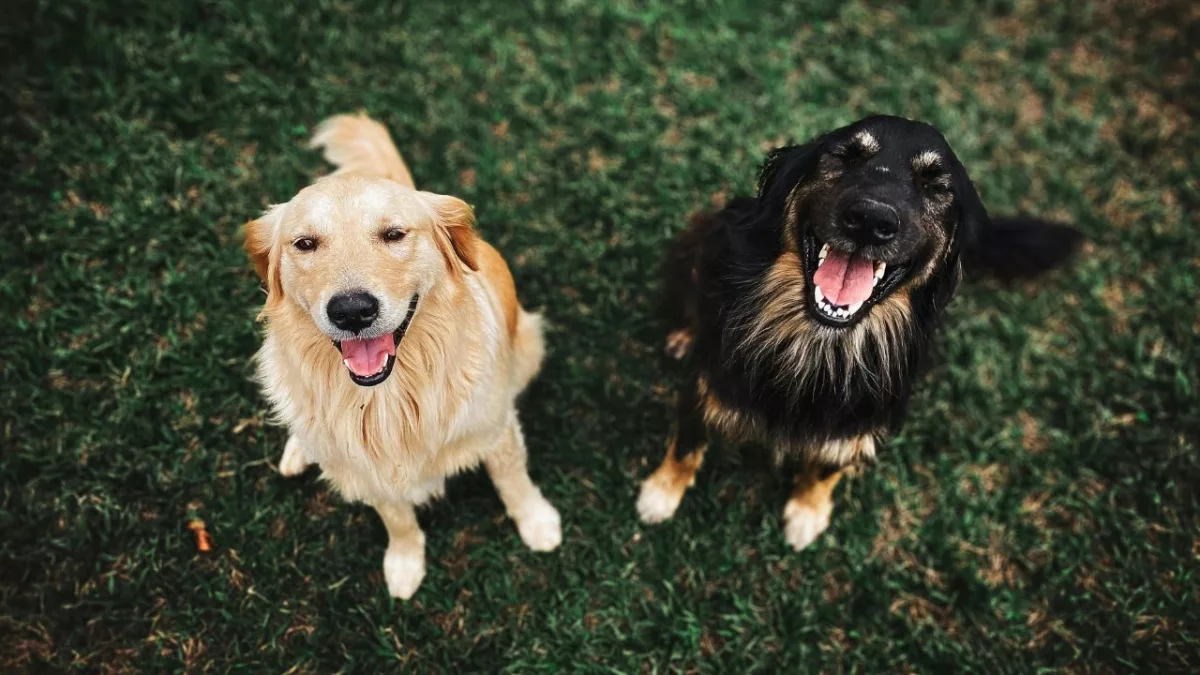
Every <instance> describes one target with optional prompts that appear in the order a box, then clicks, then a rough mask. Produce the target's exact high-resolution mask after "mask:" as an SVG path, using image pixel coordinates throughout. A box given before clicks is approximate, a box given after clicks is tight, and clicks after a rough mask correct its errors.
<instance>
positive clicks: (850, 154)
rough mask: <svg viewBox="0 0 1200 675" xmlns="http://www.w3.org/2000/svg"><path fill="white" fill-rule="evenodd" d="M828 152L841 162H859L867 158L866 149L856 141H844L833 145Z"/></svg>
mask: <svg viewBox="0 0 1200 675" xmlns="http://www.w3.org/2000/svg"><path fill="white" fill-rule="evenodd" d="M829 154H831V155H833V156H834V157H836V158H837V159H838V160H839V161H841V162H842V163H843V164H853V163H855V162H861V161H862V160H864V159H866V158H867V152H866V150H865V149H864V148H863V147H862V146H860V145H859V144H857V143H846V144H845V145H839V146H837V147H835V148H834V149H833V150H832V151H831V152H830V153H829Z"/></svg>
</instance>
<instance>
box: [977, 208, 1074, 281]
mask: <svg viewBox="0 0 1200 675" xmlns="http://www.w3.org/2000/svg"><path fill="white" fill-rule="evenodd" d="M1082 244H1083V233H1082V232H1080V231H1079V230H1077V229H1075V228H1074V227H1071V226H1070V225H1062V224H1059V223H1050V222H1046V221H1041V220H1033V219H1028V218H997V219H995V220H992V222H991V223H990V225H989V226H988V227H985V228H982V231H981V232H977V233H976V234H975V237H974V240H973V241H971V242H970V243H969V244H968V246H967V251H966V260H967V269H968V270H971V269H977V270H982V271H984V272H986V273H988V274H990V275H992V276H994V277H998V278H1000V279H1004V280H1006V281H1008V280H1012V279H1022V278H1028V277H1034V276H1037V275H1039V274H1041V273H1042V272H1046V271H1048V270H1051V269H1053V268H1055V267H1058V266H1059V265H1061V264H1063V263H1065V262H1066V261H1067V260H1069V259H1070V258H1071V256H1073V255H1074V254H1075V252H1076V251H1078V250H1079V247H1080V246H1081V245H1082Z"/></svg>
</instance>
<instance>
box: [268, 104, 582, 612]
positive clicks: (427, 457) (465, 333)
mask: <svg viewBox="0 0 1200 675" xmlns="http://www.w3.org/2000/svg"><path fill="white" fill-rule="evenodd" d="M313 145H314V146H318V147H324V149H325V156H326V158H328V159H329V160H330V161H331V162H333V163H335V164H336V165H338V166H339V169H338V171H336V172H335V173H334V174H332V175H331V176H328V177H325V178H322V179H320V180H318V181H317V182H315V183H314V184H312V185H310V186H309V187H307V188H305V189H304V190H302V191H301V192H300V193H299V194H298V195H296V197H294V198H293V199H292V200H291V201H289V202H287V203H286V204H281V205H278V206H275V207H272V208H271V209H270V210H269V211H268V212H267V213H266V214H265V215H264V216H263V217H261V218H259V219H258V220H256V221H253V222H251V223H249V224H248V225H247V227H246V239H245V244H246V249H247V251H248V252H249V254H250V255H251V257H252V258H253V260H254V262H255V267H256V268H257V269H258V271H259V273H260V275H261V276H262V278H263V279H264V282H265V284H266V287H267V300H266V304H265V307H264V309H263V314H262V316H263V318H264V320H265V322H266V337H265V340H264V342H263V345H262V348H261V349H260V350H259V352H258V357H257V358H258V380H259V382H260V384H261V386H262V389H263V392H264V394H265V396H266V398H267V400H268V401H269V402H270V404H271V409H272V411H273V415H274V419H275V421H277V422H278V423H280V424H282V425H285V426H286V427H287V428H288V430H289V432H290V434H291V438H290V439H289V440H288V444H287V448H286V449H285V454H284V458H283V460H282V461H281V471H282V472H284V473H285V474H295V473H299V472H300V471H302V470H303V468H304V467H305V466H306V465H308V464H310V463H316V464H319V465H320V468H321V471H322V476H323V478H325V479H326V480H328V481H329V482H330V483H331V484H332V485H333V486H334V487H335V488H336V489H337V490H338V491H339V492H340V493H341V494H342V495H343V496H344V497H345V498H347V499H349V500H357V501H363V502H365V503H367V504H370V505H372V506H374V507H375V508H376V510H377V511H378V512H379V514H380V516H381V517H382V518H383V520H384V523H385V525H386V526H387V528H388V532H389V537H390V543H389V547H388V553H387V555H386V556H385V562H384V572H385V577H386V579H387V583H388V588H389V591H390V592H391V593H392V595H394V596H397V597H404V598H407V597H409V596H411V595H412V593H413V592H415V590H416V588H417V586H418V585H419V583H420V581H421V578H422V577H423V575H424V552H423V544H424V536H423V535H422V534H421V533H420V529H419V527H418V526H417V524H416V519H415V516H414V515H413V507H414V506H417V505H420V504H422V503H425V502H426V501H428V500H429V499H431V498H434V497H437V496H440V495H441V494H442V492H443V486H444V481H445V479H446V478H447V477H449V476H453V475H454V474H456V473H459V472H461V471H465V470H469V469H472V468H474V467H476V466H478V465H479V464H480V463H484V464H485V465H486V467H487V470H488V472H489V474H490V475H491V477H492V479H493V482H494V483H495V484H496V487H497V489H498V491H499V493H500V496H501V499H502V500H503V501H504V503H505V506H506V508H507V510H508V513H509V515H510V516H512V517H513V519H514V520H516V521H517V525H518V528H519V530H520V534H521V536H522V538H523V539H524V540H525V542H526V543H527V544H528V545H529V546H530V547H531V548H533V549H535V550H550V549H553V548H555V547H556V546H557V545H558V543H559V541H560V538H561V534H560V525H559V518H558V514H557V512H556V511H555V510H554V508H553V507H552V506H551V505H550V504H549V502H547V501H546V500H545V499H544V498H543V497H542V495H541V493H540V491H538V489H537V487H535V486H534V485H533V484H532V482H530V480H529V477H528V474H527V472H526V468H525V446H524V440H523V438H522V435H521V430H520V424H519V423H518V421H517V412H516V405H515V402H516V398H517V395H518V394H519V393H520V392H521V390H522V389H524V387H525V386H526V385H527V384H528V383H529V381H530V380H531V379H532V378H533V377H534V375H536V373H537V371H538V368H539V367H540V364H541V360H542V357H543V354H544V346H543V340H542V330H541V319H540V317H539V316H537V315H535V314H530V313H529V312H526V311H525V310H524V309H522V308H521V307H520V305H519V303H518V302H517V297H516V291H515V287H514V285H513V281H512V277H511V275H510V273H509V271H508V267H507V265H505V263H504V260H503V258H501V257H500V255H499V254H498V253H497V252H496V251H495V250H494V249H492V247H491V246H489V245H488V244H487V243H485V242H484V241H483V240H482V239H480V238H479V237H478V236H477V235H476V234H475V231H474V228H473V224H474V216H473V213H472V211H471V208H470V207H469V206H468V205H467V204H466V203H464V202H462V201H461V200H459V199H457V198H454V197H449V196H444V195H436V194H432V193H428V192H421V191H418V190H416V189H415V188H414V187H413V184H412V176H411V174H410V173H409V171H408V168H407V167H406V166H405V164H404V161H403V160H402V159H401V157H400V154H399V152H398V151H397V150H396V148H395V146H394V145H393V144H392V142H391V139H390V137H389V136H388V134H387V131H386V130H385V129H384V128H383V127H382V126H381V125H379V124H378V123H377V122H374V121H372V120H369V119H367V118H365V117H351V116H339V117H334V118H331V119H330V120H327V121H326V122H325V123H323V124H322V125H321V126H320V127H319V129H318V131H317V133H316V135H315V137H314V139H313ZM388 228H401V229H402V230H403V231H404V235H403V238H402V239H400V240H399V241H397V242H395V243H385V242H384V241H383V240H381V239H380V238H379V232H380V231H382V230H387V229H388ZM300 238H309V239H312V240H314V241H316V242H319V246H318V247H317V248H316V250H313V251H309V252H304V251H300V250H297V249H296V248H295V247H293V246H292V243H293V242H294V241H296V240H297V239H300ZM350 288H363V289H367V290H369V291H370V292H371V293H372V294H374V295H375V296H378V298H379V300H380V304H381V308H380V318H379V321H381V322H383V321H388V322H390V324H391V325H392V328H390V329H389V330H393V329H394V326H395V325H399V319H400V318H401V317H403V315H404V312H405V310H406V309H407V308H408V306H409V301H410V300H413V299H414V298H419V299H417V300H413V302H415V303H416V311H415V314H413V315H412V320H411V324H410V325H409V326H408V330H407V332H406V333H404V335H403V338H402V339H401V341H400V342H399V344H398V347H397V351H396V357H395V358H396V363H395V367H394V369H393V372H392V374H391V376H390V377H388V378H387V379H386V380H385V381H383V382H382V383H380V384H378V385H377V386H373V387H363V386H359V385H357V384H355V383H354V382H353V381H352V380H351V379H350V378H349V377H348V374H347V371H346V368H345V367H344V366H343V364H342V358H341V354H339V351H338V349H337V348H336V347H335V346H334V345H333V344H332V342H331V337H330V331H331V330H336V329H331V328H330V327H329V326H327V325H325V324H326V323H328V321H327V319H325V316H324V315H325V310H324V307H325V303H326V302H328V300H329V298H330V297H331V296H332V295H333V294H335V293H340V292H345V291H346V290H347V289H350Z"/></svg>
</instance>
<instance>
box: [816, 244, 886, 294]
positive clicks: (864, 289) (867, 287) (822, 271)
mask: <svg viewBox="0 0 1200 675" xmlns="http://www.w3.org/2000/svg"><path fill="white" fill-rule="evenodd" d="M813 282H814V283H816V284H817V285H818V286H820V287H821V292H822V293H824V294H825V299H826V300H828V301H829V303H830V304H833V305H838V306H841V307H845V306H847V305H853V304H854V303H856V302H863V301H864V300H866V299H867V298H869V297H871V289H872V288H874V286H875V263H873V262H871V261H870V260H867V259H866V258H864V257H862V256H857V255H853V254H850V253H843V252H842V251H835V250H833V249H832V248H831V249H829V253H828V254H827V255H826V256H825V262H823V263H821V264H820V265H819V266H818V267H817V273H816V274H814V275H813Z"/></svg>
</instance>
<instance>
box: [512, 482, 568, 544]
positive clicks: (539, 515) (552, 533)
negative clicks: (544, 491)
mask: <svg viewBox="0 0 1200 675" xmlns="http://www.w3.org/2000/svg"><path fill="white" fill-rule="evenodd" d="M513 520H515V521H517V532H519V533H520V534H521V541H523V542H525V545H526V546H528V547H529V548H530V549H531V550H534V551H553V550H554V549H556V548H558V545H559V544H561V543H562V519H561V518H560V517H559V515H558V511H557V510H556V509H555V508H554V506H553V505H551V504H550V502H548V501H546V498H545V497H543V496H541V495H540V494H539V495H538V496H537V498H536V499H531V500H530V504H529V505H528V506H526V507H525V508H523V509H522V510H521V515H520V517H516V516H515V515H514V517H513Z"/></svg>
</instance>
